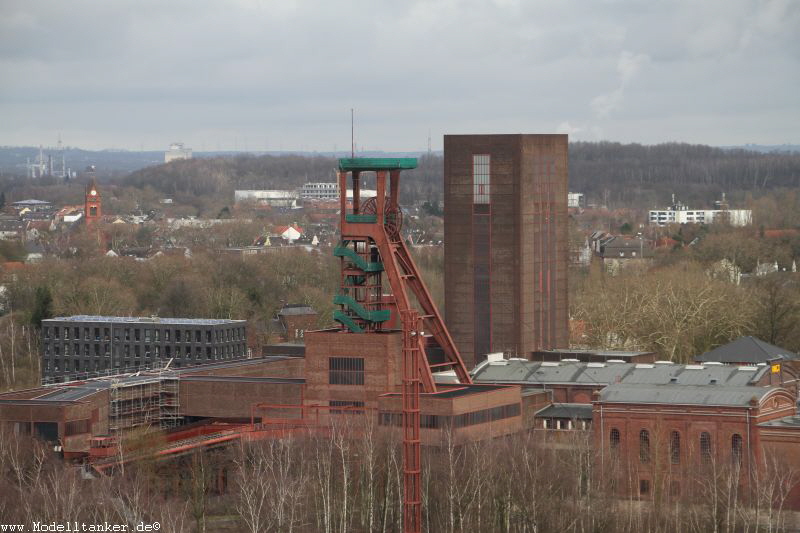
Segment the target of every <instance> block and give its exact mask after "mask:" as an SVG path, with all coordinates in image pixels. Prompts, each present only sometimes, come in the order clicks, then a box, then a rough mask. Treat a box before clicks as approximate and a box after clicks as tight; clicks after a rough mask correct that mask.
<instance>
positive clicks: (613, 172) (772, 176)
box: [0, 142, 800, 217]
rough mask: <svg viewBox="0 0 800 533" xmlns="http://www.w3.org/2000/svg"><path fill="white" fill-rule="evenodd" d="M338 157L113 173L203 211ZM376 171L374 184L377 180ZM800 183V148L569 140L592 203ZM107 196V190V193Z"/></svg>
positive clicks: (577, 183)
mask: <svg viewBox="0 0 800 533" xmlns="http://www.w3.org/2000/svg"><path fill="white" fill-rule="evenodd" d="M418 164H419V166H418V168H417V169H415V170H411V171H406V172H404V174H403V184H402V187H401V201H402V202H403V203H404V204H405V205H413V204H420V203H422V202H425V201H429V202H431V203H435V202H441V201H442V197H443V181H444V180H443V157H442V155H441V154H436V153H431V154H423V155H422V156H420V157H419V158H418ZM335 168H336V159H335V158H334V157H330V156H323V155H299V154H287V155H251V154H240V155H223V156H218V157H198V158H194V159H189V160H182V161H173V162H171V163H169V164H161V165H154V166H149V167H145V168H141V169H139V170H136V171H133V172H131V173H129V174H126V175H124V176H119V175H118V174H116V175H115V174H113V173H107V172H104V171H103V169H102V168H98V177H99V179H100V181H101V182H104V183H105V186H106V187H109V185H113V189H116V191H115V195H116V196H117V197H120V198H121V197H126V196H127V197H130V196H131V195H135V196H136V197H137V203H138V204H139V205H150V204H152V205H153V207H157V206H158V203H157V201H158V198H163V197H169V198H172V199H173V200H174V201H175V202H176V204H179V205H183V206H186V207H187V208H190V209H191V210H193V211H194V212H195V214H197V215H199V216H210V217H213V216H216V214H217V213H218V212H219V211H220V210H221V209H222V208H223V207H225V206H229V205H230V204H231V203H232V202H233V191H234V190H236V189H293V188H296V187H299V186H301V185H302V184H303V183H306V182H315V181H327V182H330V181H333V180H335V174H334V172H335ZM86 180H87V178H86V177H85V176H79V177H78V178H77V179H76V180H73V182H72V183H70V184H64V183H62V182H61V180H56V179H54V178H41V179H39V180H36V181H31V180H27V179H24V178H22V177H20V176H10V175H5V176H2V177H0V190H2V191H3V192H5V194H6V198H7V199H8V201H14V200H18V199H22V198H28V197H36V198H41V199H45V200H48V199H53V200H55V201H62V202H63V201H64V200H67V201H71V202H74V203H80V202H81V200H82V194H83V190H82V186H81V184H82V183H83V182H84V181H86ZM371 185H373V184H371V183H370V181H369V180H367V182H366V183H365V186H366V187H370V186H371ZM799 186H800V152H792V153H785V152H782V153H762V152H757V151H749V150H741V149H722V148H714V147H710V146H705V145H692V144H684V143H668V144H659V145H652V146H645V145H641V144H621V143H615V142H573V143H570V148H569V189H570V191H573V192H582V193H584V194H585V196H586V200H587V202H588V204H593V205H606V206H608V207H609V208H612V209H613V208H618V207H635V208H640V209H647V208H654V207H656V206H662V207H663V206H665V205H667V204H668V203H669V202H670V200H671V195H672V194H675V196H676V199H677V200H680V201H682V202H684V203H686V204H688V205H691V206H692V207H697V208H702V207H711V205H712V204H713V201H714V200H717V199H719V197H720V195H721V193H722V192H725V193H726V195H727V198H728V200H729V202H730V204H731V207H732V208H737V207H750V206H749V203H751V202H752V201H753V200H757V199H758V198H760V197H762V196H765V195H774V194H778V195H780V194H782V192H781V191H783V190H785V189H791V188H797V187H799ZM106 198H108V196H106Z"/></svg>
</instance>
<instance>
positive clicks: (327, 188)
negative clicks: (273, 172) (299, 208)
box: [297, 183, 339, 200]
mask: <svg viewBox="0 0 800 533" xmlns="http://www.w3.org/2000/svg"><path fill="white" fill-rule="evenodd" d="M297 193H298V195H299V196H300V198H308V199H313V200H336V199H337V198H339V184H338V183H306V184H305V185H303V186H302V187H300V189H298V190H297Z"/></svg>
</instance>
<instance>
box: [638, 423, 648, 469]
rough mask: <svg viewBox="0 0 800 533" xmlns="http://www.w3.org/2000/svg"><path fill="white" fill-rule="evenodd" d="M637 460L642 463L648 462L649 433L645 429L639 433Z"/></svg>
mask: <svg viewBox="0 0 800 533" xmlns="http://www.w3.org/2000/svg"><path fill="white" fill-rule="evenodd" d="M639 460H640V461H641V462H642V463H649V462H650V432H649V431H647V430H646V429H643V430H641V431H640V432H639Z"/></svg>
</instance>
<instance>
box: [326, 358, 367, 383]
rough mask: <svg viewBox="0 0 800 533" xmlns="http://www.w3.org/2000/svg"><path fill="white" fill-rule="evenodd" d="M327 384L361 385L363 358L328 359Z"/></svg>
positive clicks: (362, 380) (362, 381)
mask: <svg viewBox="0 0 800 533" xmlns="http://www.w3.org/2000/svg"><path fill="white" fill-rule="evenodd" d="M328 383H329V384H330V385H363V384H364V358H363V357H329V358H328Z"/></svg>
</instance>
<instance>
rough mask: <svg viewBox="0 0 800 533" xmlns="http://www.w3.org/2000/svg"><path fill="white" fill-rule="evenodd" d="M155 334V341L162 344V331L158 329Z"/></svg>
mask: <svg viewBox="0 0 800 533" xmlns="http://www.w3.org/2000/svg"><path fill="white" fill-rule="evenodd" d="M154 333H155V339H154V340H155V341H156V342H161V330H160V329H157V330H155V332H154Z"/></svg>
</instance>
